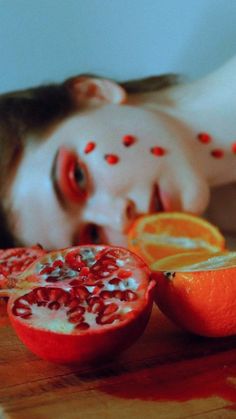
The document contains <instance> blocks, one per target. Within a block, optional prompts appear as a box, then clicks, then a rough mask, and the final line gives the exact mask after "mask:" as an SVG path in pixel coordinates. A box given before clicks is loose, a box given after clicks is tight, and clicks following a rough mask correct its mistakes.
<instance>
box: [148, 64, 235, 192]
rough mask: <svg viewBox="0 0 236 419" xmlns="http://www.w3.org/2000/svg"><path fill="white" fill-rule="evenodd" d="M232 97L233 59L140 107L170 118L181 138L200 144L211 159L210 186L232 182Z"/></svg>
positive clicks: (233, 159) (151, 99)
mask: <svg viewBox="0 0 236 419" xmlns="http://www.w3.org/2000/svg"><path fill="white" fill-rule="evenodd" d="M235 97H236V58H234V59H233V60H231V61H230V62H229V63H228V64H227V65H225V66H224V67H222V68H220V69H219V70H218V71H216V72H215V73H213V74H211V75H210V76H207V77H205V78H204V79H201V80H198V81H195V82H192V83H186V84H181V85H177V86H173V87H170V88H168V89H165V90H162V91H159V92H154V93H152V94H149V95H148V94H147V95H143V103H144V106H145V107H147V108H152V109H153V110H154V109H156V110H159V111H162V112H165V113H166V114H168V115H170V117H171V118H173V121H177V122H180V124H181V126H182V129H183V135H184V131H185V137H186V133H188V137H189V140H192V141H195V142H196V141H199V143H202V147H205V148H204V151H207V153H208V154H209V156H211V157H209V169H208V168H206V171H207V173H206V176H207V178H208V181H209V184H210V185H212V186H214V185H219V184H224V183H229V182H234V181H236V164H235V163H236V149H235V147H236V145H234V144H236V100H235ZM189 134H190V135H189ZM201 134H202V135H201ZM203 134H204V136H203ZM199 150H200V149H199ZM214 154H215V155H214ZM220 154H221V156H220ZM196 158H197V156H196ZM213 159H215V162H214V161H213ZM216 163H217V164H216ZM207 166H208V165H207Z"/></svg>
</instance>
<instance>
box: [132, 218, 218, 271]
mask: <svg viewBox="0 0 236 419" xmlns="http://www.w3.org/2000/svg"><path fill="white" fill-rule="evenodd" d="M128 247H129V249H130V250H132V251H133V252H134V253H136V254H138V255H139V256H141V257H142V258H143V259H144V260H145V261H146V263H148V264H151V263H153V262H155V261H156V260H159V259H161V258H163V257H166V256H169V255H174V254H177V253H183V252H190V251H199V250H203V251H211V252H217V251H219V250H223V249H224V248H225V239H224V237H223V236H222V234H221V233H220V231H219V229H218V228H217V227H216V226H214V225H212V224H211V223H209V222H208V221H206V220H205V219H203V218H201V217H197V216H195V215H192V214H188V213H182V212H162V213H158V214H153V215H144V216H141V217H139V218H138V219H137V220H135V222H134V224H133V225H132V226H131V228H130V230H129V232H128Z"/></svg>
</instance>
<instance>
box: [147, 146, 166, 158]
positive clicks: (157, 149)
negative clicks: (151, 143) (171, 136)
mask: <svg viewBox="0 0 236 419" xmlns="http://www.w3.org/2000/svg"><path fill="white" fill-rule="evenodd" d="M150 151H151V153H152V154H153V155H154V156H157V157H161V156H164V155H165V154H166V150H165V149H164V148H163V147H160V146H155V147H152V148H151V150H150Z"/></svg>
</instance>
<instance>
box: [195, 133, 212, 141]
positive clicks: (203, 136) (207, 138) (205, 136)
mask: <svg viewBox="0 0 236 419" xmlns="http://www.w3.org/2000/svg"><path fill="white" fill-rule="evenodd" d="M197 139H198V140H199V141H200V143H202V144H209V143H210V142H211V141H212V137H211V136H210V135H209V134H207V132H200V133H199V134H198V135H197Z"/></svg>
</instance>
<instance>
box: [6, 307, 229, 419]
mask: <svg viewBox="0 0 236 419" xmlns="http://www.w3.org/2000/svg"><path fill="white" fill-rule="evenodd" d="M0 313H1V317H0V404H1V405H2V407H3V408H4V411H5V412H6V414H8V415H9V417H10V418H11V419H44V418H50V419H51V418H52V419H54V418H57V419H93V418H94V419H95V418H96V419H97V418H102V419H113V418H117V419H118V418H121V417H122V418H123V419H126V418H127V419H128V418H129V419H130V418H136V419H139V418H140V419H143V418H146V417H147V418H149V419H154V418H155V419H177V418H181V419H182V418H199V419H208V418H214V419H218V418H219V419H220V418H226V419H227V418H236V411H235V407H236V350H235V347H236V337H231V338H227V339H205V338H199V337H195V336H192V335H190V334H187V333H184V332H183V331H181V330H179V329H177V328H176V327H175V326H173V325H172V324H171V323H170V322H169V321H168V320H167V319H166V318H164V316H162V315H161V313H160V312H159V311H158V309H157V308H154V310H153V313H152V317H151V321H150V323H149V325H148V327H147V330H146V332H145V333H144V335H143V336H142V337H141V338H140V339H139V341H138V342H136V343H135V344H134V345H133V346H132V347H131V348H130V349H129V350H127V351H126V352H125V353H123V354H122V355H121V356H120V357H119V358H117V359H115V360H113V362H108V363H107V364H103V365H98V366H96V367H92V366H82V367H73V368H72V367H68V366H61V365H55V364H50V363H47V362H45V361H42V360H40V359H38V358H36V356H34V355H33V354H31V353H30V352H29V351H28V350H27V349H26V348H25V347H24V346H23V345H22V344H21V343H20V342H19V340H18V338H17V337H16V336H15V334H14V331H13V330H12V329H11V327H10V324H9V322H8V319H7V316H6V312H5V304H4V303H3V302H1V303H0ZM2 417H4V415H3V416H2ZM0 418H1V416H0ZM1 419H2V418H1Z"/></svg>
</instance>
